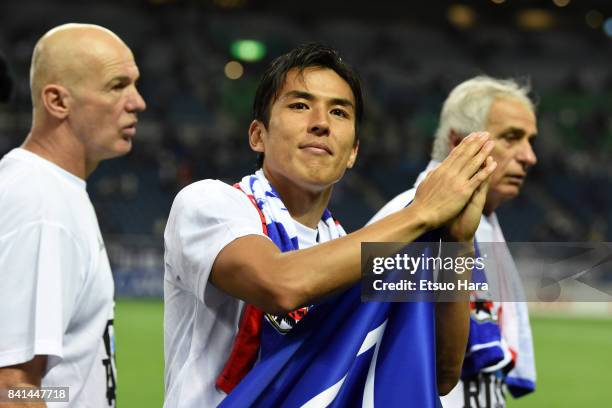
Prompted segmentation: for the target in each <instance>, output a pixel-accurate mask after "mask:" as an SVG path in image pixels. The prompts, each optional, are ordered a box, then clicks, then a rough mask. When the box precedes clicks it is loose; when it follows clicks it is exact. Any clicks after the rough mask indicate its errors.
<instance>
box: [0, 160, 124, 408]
mask: <svg viewBox="0 0 612 408" xmlns="http://www.w3.org/2000/svg"><path fill="white" fill-rule="evenodd" d="M0 282H1V283H0V333H1V335H0V367H5V366H10V365H14V364H20V363H25V362H27V361H30V360H31V359H32V358H34V356H36V355H48V356H49V357H48V364H47V367H46V372H45V373H44V376H43V378H42V385H43V386H55V387H66V386H67V387H70V390H69V394H70V402H69V403H67V404H66V403H54V404H53V406H54V407H68V406H69V407H79V408H80V407H85V408H88V407H91V408H98V407H108V406H114V401H113V403H112V404H111V403H109V402H108V400H107V383H108V385H109V386H113V387H114V374H115V369H114V359H113V358H112V354H113V351H114V344H113V343H114V340H113V339H112V333H113V331H112V324H110V325H109V323H111V322H112V318H113V306H114V304H113V295H114V286H113V279H112V275H111V270H110V265H109V262H108V257H107V255H106V249H105V248H104V242H103V240H102V235H101V234H100V229H99V227H98V221H97V218H96V214H95V211H94V209H93V207H92V205H91V202H90V200H89V196H88V195H87V191H86V190H85V182H84V181H83V180H81V179H79V178H78V177H76V176H74V175H72V174H70V173H68V172H66V171H65V170H63V169H61V168H60V167H58V166H56V165H54V164H52V163H51V162H48V161H46V160H44V159H42V158H41V157H39V156H37V155H35V154H33V153H31V152H29V151H26V150H23V149H14V150H12V151H11V152H9V153H8V154H7V155H6V156H5V157H4V158H3V159H2V160H1V161H0ZM105 332H106V333H107V334H108V336H107V337H108V349H109V353H110V354H111V356H109V354H108V353H107V347H106V345H105V342H104V339H103V335H104V334H105ZM105 364H106V365H105ZM109 364H110V365H109ZM107 365H109V377H108V378H107ZM111 375H112V376H113V378H111Z"/></svg>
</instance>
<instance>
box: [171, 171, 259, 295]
mask: <svg viewBox="0 0 612 408" xmlns="http://www.w3.org/2000/svg"><path fill="white" fill-rule="evenodd" d="M246 235H261V236H264V237H265V234H264V233H263V228H262V225H261V218H260V216H259V213H258V211H257V209H256V208H255V206H254V205H253V204H252V203H251V201H250V200H249V199H248V197H247V196H246V195H245V194H244V193H243V192H242V191H240V190H238V189H236V188H234V187H232V186H230V185H228V184H225V183H223V182H221V181H219V180H202V181H199V182H197V183H194V184H191V185H190V186H187V187H186V188H184V189H183V190H181V192H180V193H179V194H178V195H177V196H176V198H175V200H174V203H173V204H172V209H171V210H170V216H169V217H168V223H167V225H166V230H165V233H164V244H165V256H164V261H165V269H166V272H165V273H166V277H165V279H166V281H167V282H168V281H169V282H170V283H172V284H174V285H176V286H178V287H181V288H183V289H186V290H189V291H190V292H192V293H194V294H195V295H196V296H197V297H198V299H200V300H201V301H204V293H205V288H206V284H207V282H208V278H209V276H210V271H211V269H212V266H213V264H214V262H215V259H216V258H217V255H218V254H219V252H221V250H222V249H223V248H224V247H225V246H226V245H227V244H229V243H230V242H232V241H234V240H235V239H237V238H240V237H243V236H246Z"/></svg>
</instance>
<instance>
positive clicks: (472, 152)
mask: <svg viewBox="0 0 612 408" xmlns="http://www.w3.org/2000/svg"><path fill="white" fill-rule="evenodd" d="M493 146H494V143H493V142H492V141H489V134H488V133H486V132H476V133H471V134H470V135H468V136H467V137H465V138H464V139H463V140H462V141H461V143H459V145H458V146H457V147H455V148H454V149H453V150H452V151H451V152H450V154H449V155H448V157H447V158H446V159H444V161H443V162H442V163H441V164H440V166H438V167H437V168H436V169H435V170H433V171H431V172H430V173H429V174H428V175H427V177H426V178H425V180H423V182H422V183H421V184H419V187H418V188H417V191H416V194H415V197H414V201H413V203H412V205H411V206H416V207H417V208H418V210H417V211H418V214H419V216H420V217H421V218H422V219H423V220H424V221H425V223H426V225H427V226H428V227H429V228H430V229H432V228H438V227H440V226H443V225H445V224H446V223H448V221H450V220H451V219H453V218H455V217H456V216H457V215H458V214H459V213H460V212H461V211H462V210H463V208H464V207H465V206H466V204H467V203H468V201H469V200H470V199H471V198H472V196H473V195H474V192H475V191H476V189H477V188H478V187H479V186H480V185H481V184H482V183H483V182H484V181H485V180H487V179H488V177H489V176H490V175H491V173H492V172H493V170H494V169H495V166H496V165H497V164H496V163H495V161H487V157H489V153H491V150H492V149H493Z"/></svg>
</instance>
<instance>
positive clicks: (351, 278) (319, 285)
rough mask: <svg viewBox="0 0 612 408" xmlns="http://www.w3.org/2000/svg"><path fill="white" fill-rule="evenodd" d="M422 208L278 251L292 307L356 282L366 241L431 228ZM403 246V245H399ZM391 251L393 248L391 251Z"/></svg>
mask: <svg viewBox="0 0 612 408" xmlns="http://www.w3.org/2000/svg"><path fill="white" fill-rule="evenodd" d="M429 228H430V227H429V225H428V224H427V222H426V221H425V220H423V219H422V218H421V217H420V216H419V209H418V208H416V207H407V208H405V209H403V210H401V211H399V212H397V213H394V214H392V215H390V216H388V217H385V218H383V219H382V220H380V221H378V222H376V223H373V224H370V225H368V226H366V227H364V228H362V229H360V230H358V231H355V232H354V233H352V234H349V235H347V236H345V237H342V238H339V239H336V240H333V241H330V242H326V243H324V244H322V245H317V246H314V247H311V248H308V249H305V250H302V251H297V252H286V253H283V254H278V256H277V257H276V259H275V262H274V267H273V268H269V269H270V270H275V271H277V273H278V275H279V279H282V278H281V277H282V276H285V278H284V279H283V281H284V282H286V285H290V287H285V288H284V291H285V292H284V293H286V294H288V299H287V302H286V304H285V305H284V307H285V308H288V310H292V309H295V308H296V307H299V306H302V305H305V304H309V303H312V302H313V301H316V300H317V299H320V298H322V297H325V296H326V295H329V294H331V293H333V292H336V291H338V290H342V289H345V288H347V287H349V286H350V285H353V284H355V283H356V282H358V281H359V279H360V277H361V270H360V269H361V243H362V242H402V243H407V242H412V241H414V240H415V239H416V238H418V237H419V236H421V235H422V234H423V233H425V232H426V231H427V230H428V229H429ZM397 249H400V248H397ZM390 252H391V251H390Z"/></svg>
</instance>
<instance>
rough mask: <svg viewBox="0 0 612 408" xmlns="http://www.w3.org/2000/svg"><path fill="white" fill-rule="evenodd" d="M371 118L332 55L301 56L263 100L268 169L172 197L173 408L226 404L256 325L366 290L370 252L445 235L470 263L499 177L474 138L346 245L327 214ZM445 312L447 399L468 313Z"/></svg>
mask: <svg viewBox="0 0 612 408" xmlns="http://www.w3.org/2000/svg"><path fill="white" fill-rule="evenodd" d="M362 106H363V102H362V97H361V88H360V84H359V81H358V79H357V77H356V75H355V73H354V72H353V70H352V69H351V68H350V67H349V66H348V65H346V64H345V63H344V62H343V61H342V60H341V59H340V57H339V56H338V54H337V53H336V51H335V50H333V49H330V48H327V47H323V46H320V45H317V44H309V45H305V46H302V47H299V48H296V49H294V50H293V51H291V52H289V53H288V54H285V55H283V56H281V57H279V58H277V59H276V60H275V61H274V62H273V63H272V64H271V65H270V66H269V67H268V69H267V70H266V72H265V73H264V75H263V78H262V80H261V82H260V84H259V87H258V89H257V92H256V95H255V101H254V109H253V110H254V113H253V116H254V120H253V121H252V123H251V125H250V127H249V130H248V136H249V144H250V147H251V149H253V150H254V151H255V152H257V153H258V154H259V158H260V160H259V162H260V165H261V168H260V169H259V170H258V171H257V172H256V173H255V174H253V175H248V176H246V177H244V178H243V179H242V181H241V182H240V183H238V184H237V185H235V186H231V185H228V184H225V183H223V182H221V181H218V180H203V181H199V182H196V183H194V184H192V185H190V186H188V187H186V188H185V189H183V190H182V191H181V192H180V193H179V194H178V195H177V197H176V199H175V200H174V203H173V205H172V209H171V211H170V216H169V219H168V224H167V226H166V231H165V237H164V239H165V283H164V303H165V316H164V319H165V320H164V336H165V338H164V346H165V386H166V399H165V407H168V408H170V407H200V406H207V407H212V406H216V405H217V404H219V403H220V402H221V401H222V400H223V399H224V398H225V396H226V393H228V392H229V391H231V389H232V387H233V386H234V385H236V383H237V382H238V381H239V380H240V378H241V377H240V375H237V376H236V373H238V374H240V373H242V374H244V369H245V368H246V371H248V368H249V367H250V365H251V364H252V363H253V362H254V359H256V358H257V353H258V348H257V345H255V347H253V342H252V341H251V340H253V338H252V337H253V336H252V334H253V333H251V332H249V330H251V328H249V327H250V326H249V324H250V322H251V321H252V320H254V321H255V323H257V322H258V321H261V320H262V319H263V323H262V324H263V326H264V327H263V328H262V333H263V334H262V336H266V335H267V333H268V332H269V331H272V332H274V333H287V332H288V331H289V330H291V328H292V327H293V326H294V325H295V324H296V322H297V321H299V320H300V318H301V317H302V316H303V315H304V314H305V313H306V312H307V311H308V307H307V306H308V305H311V304H313V303H315V302H317V301H318V300H320V299H321V298H323V297H325V296H327V295H330V294H332V293H335V292H338V291H342V290H343V289H346V288H348V287H349V286H351V285H352V284H355V283H356V282H358V281H359V279H360V247H361V242H362V241H379V242H384V241H403V242H411V241H413V240H414V239H416V238H417V237H419V236H421V235H422V234H423V233H424V232H426V231H428V230H432V229H434V228H438V227H441V226H446V229H445V231H446V232H447V233H448V235H449V237H450V238H452V239H453V240H456V241H461V242H464V243H465V247H467V248H471V249H472V250H473V244H472V239H473V233H474V231H475V230H476V226H477V224H478V221H479V219H480V213H481V211H482V205H483V204H484V197H485V194H486V185H487V180H488V177H489V176H490V174H491V173H492V172H493V170H494V168H495V165H496V164H495V162H494V161H493V160H492V159H491V158H490V157H489V152H490V149H491V148H492V143H491V142H489V141H488V136H487V135H486V134H474V135H472V136H470V137H469V138H466V139H465V141H464V142H463V143H461V144H460V145H459V146H458V147H457V149H455V151H454V152H453V154H451V155H450V157H449V159H448V160H446V161H445V162H444V163H443V164H442V165H441V166H440V167H439V168H438V169H437V170H436V171H435V172H433V173H432V174H431V176H430V177H429V178H428V180H427V181H426V182H424V183H423V184H422V185H421V186H420V188H419V191H418V193H417V197H416V199H415V201H414V203H413V204H412V205H411V206H409V207H407V208H406V209H404V210H402V211H400V212H397V213H395V214H393V215H391V216H389V217H387V218H386V219H384V220H381V221H380V222H378V223H376V224H373V225H371V226H368V227H366V228H363V229H361V230H359V231H356V232H354V233H352V234H349V235H345V233H344V231H343V230H342V228H341V227H340V225H339V224H338V223H337V222H335V221H334V219H333V218H332V217H331V215H330V212H329V211H328V210H327V205H328V202H329V199H330V196H331V193H332V189H333V185H334V184H335V183H336V182H337V181H338V180H340V178H341V177H342V175H343V174H344V172H345V171H346V169H347V168H351V167H352V166H353V164H354V163H355V159H356V157H357V150H358V147H359V143H358V138H357V130H358V126H359V123H360V120H361V116H362V110H363V107H362ZM245 304H247V306H245ZM258 310H259V311H262V313H263V314H265V316H263V317H262V316H261V313H260V314H258V313H257V311H258ZM436 313H437V314H439V315H440V316H442V317H443V318H441V319H440V322H441V328H442V330H444V331H445V336H442V337H441V338H440V346H439V347H438V351H439V354H438V361H439V365H438V367H439V368H440V371H439V374H440V375H439V377H438V384H439V385H440V392H442V393H446V392H448V391H449V390H450V389H451V388H452V386H454V384H455V382H456V380H457V378H458V374H459V369H460V367H461V361H462V359H463V351H464V349H465V344H466V339H467V337H466V336H467V324H468V322H469V320H468V319H469V310H468V304H467V302H455V303H448V304H444V305H442V306H440V307H439V308H437V309H436ZM241 316H242V318H241ZM239 326H240V330H239ZM255 326H256V324H255ZM415 335H418V333H415Z"/></svg>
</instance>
